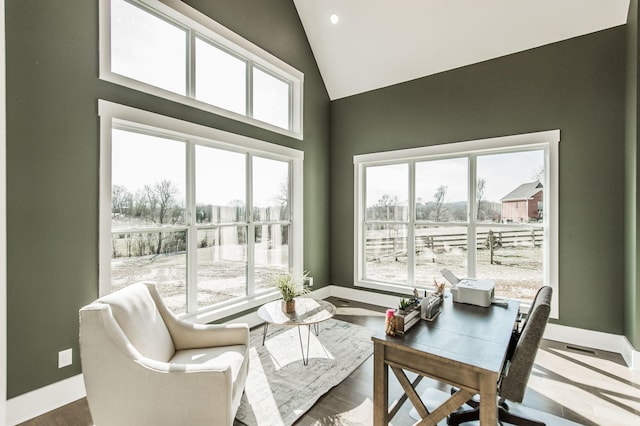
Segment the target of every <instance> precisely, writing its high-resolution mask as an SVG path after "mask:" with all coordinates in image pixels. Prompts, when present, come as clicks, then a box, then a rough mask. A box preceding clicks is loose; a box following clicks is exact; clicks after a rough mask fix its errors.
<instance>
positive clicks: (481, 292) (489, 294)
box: [440, 269, 496, 308]
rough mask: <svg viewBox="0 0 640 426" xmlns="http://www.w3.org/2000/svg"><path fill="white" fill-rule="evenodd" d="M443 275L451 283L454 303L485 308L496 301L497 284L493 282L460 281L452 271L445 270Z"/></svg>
mask: <svg viewBox="0 0 640 426" xmlns="http://www.w3.org/2000/svg"><path fill="white" fill-rule="evenodd" d="M440 273H442V275H443V276H444V277H445V278H446V279H447V281H449V282H450V283H451V295H452V296H453V301H454V302H458V303H469V304H471V305H478V306H483V307H485V308H486V307H488V306H491V303H492V302H493V301H494V300H495V298H494V292H495V287H496V282H495V281H493V280H475V279H471V278H464V279H462V280H460V279H458V277H456V276H455V275H454V274H453V273H452V272H451V271H450V270H448V269H443V270H441V271H440Z"/></svg>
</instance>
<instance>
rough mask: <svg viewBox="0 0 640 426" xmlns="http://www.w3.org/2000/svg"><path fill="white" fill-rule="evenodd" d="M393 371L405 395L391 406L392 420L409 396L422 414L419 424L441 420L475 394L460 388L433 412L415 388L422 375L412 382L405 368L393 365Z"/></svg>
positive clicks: (434, 422)
mask: <svg viewBox="0 0 640 426" xmlns="http://www.w3.org/2000/svg"><path fill="white" fill-rule="evenodd" d="M391 371H393V374H395V376H396V378H397V379H398V381H399V382H400V385H401V386H402V389H403V390H404V392H405V395H403V396H402V398H400V400H398V401H397V403H396V404H394V406H393V407H391V410H390V411H389V414H388V416H389V417H388V419H389V420H391V419H392V418H393V417H394V416H395V415H396V413H397V412H398V410H399V409H400V407H401V406H402V404H403V403H404V402H405V401H406V399H407V398H409V400H410V401H411V403H412V404H413V406H414V407H415V409H416V411H417V412H418V415H420V418H421V419H422V420H421V421H420V422H418V423H417V424H418V425H431V424H437V423H438V422H439V421H440V420H442V419H444V418H445V417H447V416H448V415H449V413H451V412H453V411H455V410H456V408H458V407H460V406H462V404H464V403H465V402H467V401H468V400H469V399H470V398H471V397H472V396H473V395H474V392H472V391H469V390H466V389H459V390H458V391H457V392H455V393H454V394H453V395H451V397H450V398H449V399H447V400H446V401H445V402H443V403H442V404H441V405H440V406H439V407H438V408H436V409H435V410H433V411H432V412H429V410H428V409H427V407H425V405H424V403H423V402H422V399H420V396H419V395H418V393H417V392H416V390H415V387H416V386H417V385H418V383H420V381H421V380H422V376H418V377H417V378H416V380H414V382H413V383H411V381H409V378H408V377H407V375H406V374H405V372H404V370H402V369H401V368H399V367H394V366H391Z"/></svg>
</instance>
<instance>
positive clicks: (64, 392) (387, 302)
mask: <svg viewBox="0 0 640 426" xmlns="http://www.w3.org/2000/svg"><path fill="white" fill-rule="evenodd" d="M312 294H313V296H314V297H317V298H319V299H324V298H327V297H330V296H333V297H339V298H342V299H347V300H354V301H358V302H363V303H368V304H371V305H377V306H388V307H395V306H397V305H398V301H399V298H398V297H397V296H390V295H388V294H382V293H374V292H370V291H366V290H359V289H355V288H348V287H340V286H335V285H330V286H326V287H322V288H320V289H318V290H315V291H313V292H312ZM232 322H246V323H247V324H249V326H250V327H255V326H257V325H260V324H261V323H262V320H260V317H258V315H257V313H255V312H252V313H249V314H247V315H244V316H242V317H239V318H235V319H234V320H233V321H232ZM544 338H545V339H549V340H555V341H559V342H564V343H568V344H572V345H578V346H584V347H588V348H593V349H599V350H604V351H609V352H616V353H619V354H621V355H622V357H623V358H624V360H625V362H626V363H627V365H628V366H629V367H630V368H634V367H635V368H640V352H638V351H636V350H634V349H633V346H631V343H629V341H628V340H627V338H626V337H625V336H622V335H617V334H610V333H603V332H599V331H592V330H585V329H581V328H575V327H567V326H564V325H557V324H547V328H546V330H545V333H544ZM84 396H86V391H85V388H84V381H83V379H82V374H79V375H77V376H74V377H71V378H68V379H65V380H61V381H59V382H57V383H53V384H51V385H48V386H45V387H43V388H40V389H36V390H34V391H31V392H28V393H26V394H23V395H20V396H17V397H15V398H12V399H10V400H8V401H7V425H8V426H14V425H16V424H18V423H22V422H24V421H27V420H29V419H32V418H34V417H37V416H39V415H41V414H44V413H47V412H49V411H52V410H55V409H56V408H59V407H61V406H63V405H66V404H69V403H71V402H73V401H76V400H78V399H80V398H83V397H84Z"/></svg>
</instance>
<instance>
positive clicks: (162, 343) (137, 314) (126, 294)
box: [97, 285, 175, 361]
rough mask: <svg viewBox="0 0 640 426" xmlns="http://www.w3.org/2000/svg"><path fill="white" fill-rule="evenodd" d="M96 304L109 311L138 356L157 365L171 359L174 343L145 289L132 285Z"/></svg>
mask: <svg viewBox="0 0 640 426" xmlns="http://www.w3.org/2000/svg"><path fill="white" fill-rule="evenodd" d="M97 303H102V304H106V305H109V306H110V307H111V313H112V315H113V318H114V319H115V320H116V322H117V323H118V325H119V326H120V328H121V329H122V331H123V333H124V334H125V335H126V336H127V338H128V339H129V341H130V342H131V344H132V345H133V347H135V348H136V350H137V351H138V352H139V353H140V355H142V356H144V357H147V358H151V359H155V360H157V361H168V360H169V359H171V357H172V356H173V354H174V353H175V347H174V345H173V340H172V339H171V335H170V334H169V330H168V329H167V326H166V324H165V322H164V320H163V319H162V316H161V315H160V312H159V311H158V308H157V307H156V303H155V301H154V300H153V298H152V297H151V295H150V294H149V291H148V290H147V288H145V287H144V286H142V285H131V286H128V287H125V288H123V289H122V290H120V291H118V292H117V293H112V294H109V295H107V296H105V297H103V298H101V299H99V300H98V301H97Z"/></svg>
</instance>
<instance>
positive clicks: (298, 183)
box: [98, 99, 304, 323]
mask: <svg viewBox="0 0 640 426" xmlns="http://www.w3.org/2000/svg"><path fill="white" fill-rule="evenodd" d="M98 115H99V116H100V141H101V142H100V202H99V205H100V210H99V233H100V234H99V235H100V237H99V244H100V247H99V294H100V295H105V294H108V293H109V292H110V291H111V232H112V231H111V134H112V128H113V127H114V125H115V126H117V127H125V128H126V127H129V128H135V129H137V130H139V131H146V132H149V133H151V134H154V133H155V134H158V132H160V133H161V134H162V135H165V136H169V137H173V138H175V139H177V140H191V141H197V143H198V144H201V145H209V146H212V147H214V148H222V149H228V150H230V151H235V152H244V153H250V154H253V155H256V156H260V157H265V158H271V159H276V160H282V161H288V162H289V163H290V205H291V211H290V221H291V224H290V234H289V238H290V240H289V241H290V244H289V256H290V257H289V259H290V266H291V272H292V273H293V274H296V275H301V274H302V273H303V262H304V257H303V243H304V239H303V229H304V227H303V211H302V209H303V196H302V190H303V189H302V188H303V160H304V152H303V151H300V150H297V149H293V148H288V147H284V146H281V145H275V144H272V143H268V142H265V141H261V140H257V139H252V138H248V137H245V136H241V135H237V134H233V133H229V132H225V131H222V130H218V129H214V128H210V127H206V126H201V125H199V124H194V123H190V122H188V121H183V120H178V119H175V118H171V117H166V116H163V115H160V114H156V113H152V112H149V111H144V110H140V109H136V108H132V107H129V106H125V105H120V104H116V103H112V102H109V101H105V100H102V99H100V100H98ZM191 173H192V172H191ZM190 207H191V206H189V205H188V206H187V209H186V217H187V218H192V219H193V220H192V222H194V223H195V214H194V213H195V212H192V211H190V210H189V209H190ZM194 223H193V224H191V225H193V226H192V231H190V232H197V229H198V227H197V226H195V225H194ZM187 227H189V225H185V226H180V227H178V228H180V229H182V228H187ZM178 228H176V229H178ZM171 230H175V229H171ZM190 243H191V244H195V239H194V238H191V239H190ZM195 267H196V265H195V263H194V262H188V265H187V277H189V276H191V277H192V278H191V279H190V278H188V283H187V293H190V294H195V292H194V291H191V292H190V291H189V288H193V289H194V290H195V289H196V286H197V283H196V280H195V276H196V274H195V273H194V272H195ZM190 286H192V287H190ZM278 297H280V296H279V292H278V291H277V290H275V289H274V291H267V292H263V293H259V294H257V295H255V294H249V295H248V296H245V297H238V298H234V299H232V300H229V301H227V302H222V303H219V304H215V305H212V306H211V307H207V308H202V309H198V310H196V311H195V312H191V313H188V314H183V315H181V317H184V318H189V319H190V320H192V321H196V322H200V323H207V322H211V321H214V320H217V319H220V318H223V317H226V316H229V315H232V314H235V313H238V312H241V311H244V310H247V309H251V308H254V307H257V306H260V305H261V304H263V303H265V302H267V301H270V300H275V299H277V298H278ZM195 300H196V299H195V298H190V301H189V302H188V303H190V304H191V306H194V302H195Z"/></svg>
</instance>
